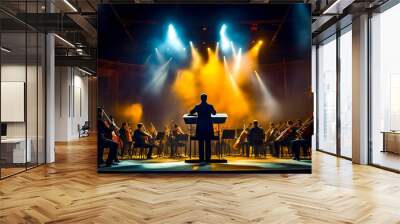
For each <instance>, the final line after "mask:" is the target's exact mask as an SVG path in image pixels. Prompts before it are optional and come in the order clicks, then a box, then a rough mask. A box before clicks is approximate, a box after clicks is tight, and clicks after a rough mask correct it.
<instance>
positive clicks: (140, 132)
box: [133, 123, 154, 159]
mask: <svg viewBox="0 0 400 224" xmlns="http://www.w3.org/2000/svg"><path fill="white" fill-rule="evenodd" d="M150 138H152V136H151V135H150V134H149V133H148V132H147V131H146V130H145V128H144V125H143V124H142V123H139V124H137V129H136V130H135V131H134V132H133V140H134V141H135V144H134V147H135V148H148V149H149V152H148V153H147V159H151V155H152V153H153V147H154V145H153V144H149V143H148V140H146V139H150Z"/></svg>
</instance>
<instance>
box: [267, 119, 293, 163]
mask: <svg viewBox="0 0 400 224" xmlns="http://www.w3.org/2000/svg"><path fill="white" fill-rule="evenodd" d="M297 129H298V127H296V126H295V125H294V123H293V121H291V120H288V121H287V122H286V127H285V128H284V130H283V131H282V132H281V133H280V134H279V136H278V137H277V138H276V139H275V141H274V153H273V154H274V156H278V155H279V154H280V153H279V152H280V150H281V148H282V147H283V146H287V147H288V148H289V149H291V147H290V143H291V141H292V140H294V139H295V138H296V131H297Z"/></svg>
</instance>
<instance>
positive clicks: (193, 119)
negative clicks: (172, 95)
mask: <svg viewBox="0 0 400 224" xmlns="http://www.w3.org/2000/svg"><path fill="white" fill-rule="evenodd" d="M226 119H228V115H227V114H226V113H217V114H215V115H211V120H212V123H213V124H216V125H217V127H218V128H217V130H218V131H217V135H216V136H214V137H213V138H212V140H213V141H217V144H216V147H217V148H216V151H219V152H220V153H217V155H218V157H219V159H211V161H209V162H210V163H227V160H226V159H224V158H222V153H221V137H220V135H219V134H220V125H221V124H224V123H225V121H226ZM183 120H184V122H185V124H187V125H189V150H190V151H189V158H190V159H187V160H185V162H186V163H199V162H201V161H200V160H199V159H192V141H197V137H196V136H193V135H192V125H196V124H197V115H190V114H185V115H183ZM211 156H212V155H211Z"/></svg>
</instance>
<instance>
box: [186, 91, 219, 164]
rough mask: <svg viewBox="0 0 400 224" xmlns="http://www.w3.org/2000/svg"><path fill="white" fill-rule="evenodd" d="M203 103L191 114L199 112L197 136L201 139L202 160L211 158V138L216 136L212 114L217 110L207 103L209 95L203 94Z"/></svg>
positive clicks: (201, 97)
mask: <svg viewBox="0 0 400 224" xmlns="http://www.w3.org/2000/svg"><path fill="white" fill-rule="evenodd" d="M200 99H201V103H200V104H198V105H196V106H195V107H194V108H193V109H192V110H191V111H190V114H191V115H194V114H195V113H197V124H196V137H197V140H198V141H199V154H200V161H207V162H209V161H210V160H211V139H212V138H213V136H214V128H213V123H212V119H211V115H212V114H213V115H215V114H216V113H217V112H216V111H215V109H214V106H213V105H211V104H208V103H207V95H206V94H204V93H203V94H201V96H200ZM204 144H205V146H206V148H205V160H204Z"/></svg>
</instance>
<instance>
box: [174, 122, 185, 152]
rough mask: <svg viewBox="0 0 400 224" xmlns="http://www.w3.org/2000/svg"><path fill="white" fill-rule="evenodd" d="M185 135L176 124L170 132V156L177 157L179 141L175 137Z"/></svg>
mask: <svg viewBox="0 0 400 224" xmlns="http://www.w3.org/2000/svg"><path fill="white" fill-rule="evenodd" d="M183 134H185V133H184V132H183V130H182V128H181V127H179V125H178V124H175V125H174V128H173V129H172V131H171V140H172V142H171V146H172V147H171V156H176V155H177V149H178V145H179V141H178V140H177V139H176V137H178V135H183Z"/></svg>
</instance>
